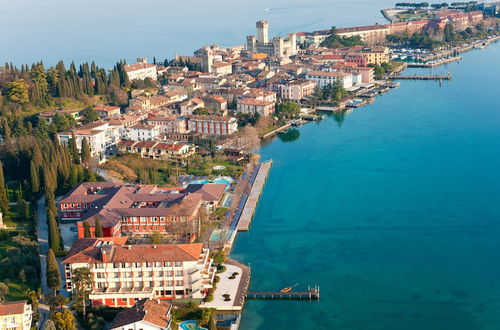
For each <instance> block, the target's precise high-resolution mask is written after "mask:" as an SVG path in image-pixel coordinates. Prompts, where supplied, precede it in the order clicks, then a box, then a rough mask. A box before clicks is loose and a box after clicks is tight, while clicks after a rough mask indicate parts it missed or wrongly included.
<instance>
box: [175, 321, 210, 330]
mask: <svg viewBox="0 0 500 330" xmlns="http://www.w3.org/2000/svg"><path fill="white" fill-rule="evenodd" d="M179 327H180V328H181V329H182V330H208V329H207V328H202V327H199V326H198V325H197V322H196V321H193V320H189V321H184V322H182V323H181V324H179Z"/></svg>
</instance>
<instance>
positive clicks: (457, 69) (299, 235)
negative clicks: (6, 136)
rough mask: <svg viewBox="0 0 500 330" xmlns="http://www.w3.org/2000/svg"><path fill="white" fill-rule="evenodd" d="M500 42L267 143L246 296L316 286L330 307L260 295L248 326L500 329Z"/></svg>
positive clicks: (247, 238) (243, 238)
mask: <svg viewBox="0 0 500 330" xmlns="http://www.w3.org/2000/svg"><path fill="white" fill-rule="evenodd" d="M499 51H500V44H498V43H497V44H495V45H491V46H490V47H489V48H488V49H487V50H483V51H480V50H477V51H473V52H470V53H467V54H465V56H464V59H463V60H462V61H461V62H459V63H454V64H452V65H449V66H447V67H442V68H438V69H434V70H408V71H407V73H412V72H425V73H431V72H432V73H447V72H448V71H451V72H452V74H453V80H452V81H450V82H445V83H443V86H442V87H441V88H440V87H439V83H437V82H424V81H417V82H412V81H404V82H402V83H401V87H400V88H398V89H396V90H393V91H391V92H390V93H389V94H386V95H384V96H382V97H379V98H377V100H376V102H375V103H374V104H373V105H370V106H367V107H363V108H360V109H358V110H355V111H354V112H352V113H350V114H346V115H345V117H343V118H342V116H336V117H329V118H328V119H327V120H324V121H322V122H320V123H310V124H307V125H305V126H303V127H301V128H300V129H299V130H298V131H295V132H294V134H289V136H288V137H287V138H288V139H293V138H297V134H298V133H299V134H300V137H299V138H298V139H296V140H295V141H292V142H284V141H282V140H281V139H275V140H274V141H273V142H271V143H270V144H268V145H266V146H264V147H263V148H262V150H261V153H262V158H263V159H273V161H274V165H273V168H272V170H271V172H270V176H269V179H268V182H267V185H266V187H265V190H264V192H263V195H262V198H261V201H260V203H259V206H258V209H257V212H256V215H255V218H254V220H253V222H252V226H251V228H250V231H249V232H248V233H240V234H239V235H238V237H237V241H236V244H235V248H234V250H233V254H232V257H233V258H236V259H239V260H242V261H243V262H245V263H247V264H249V265H250V266H251V268H252V281H251V286H250V290H253V291H278V290H280V289H281V288H284V287H287V286H289V285H294V284H296V283H298V282H300V284H299V285H298V286H297V287H296V289H306V288H307V285H319V286H320V288H321V301H320V302H319V303H318V302H312V303H310V302H297V301H295V302H294V301H292V302H290V301H250V302H248V303H247V304H246V306H245V312H244V315H243V319H242V326H241V329H243V330H247V329H346V330H353V329H363V330H364V329H391V330H392V329H393V330H401V329H405V330H413V329H415V330H421V329H426V330H429V329H431V330H433V329H436V330H444V329H453V330H460V329H464V330H477V329H485V330H486V329H491V330H493V329H499V328H500V298H499V297H500V281H499V278H500V249H499V244H500V207H499V202H500V176H499V175H498V170H499V169H500V106H499V105H498V100H499V93H500V88H499V85H500V66H499V65H497V64H496V63H497V62H498V58H499V56H500V53H499Z"/></svg>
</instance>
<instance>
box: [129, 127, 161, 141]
mask: <svg viewBox="0 0 500 330" xmlns="http://www.w3.org/2000/svg"><path fill="white" fill-rule="evenodd" d="M127 132H128V134H127V137H128V139H130V140H134V141H152V140H155V139H157V138H158V136H159V135H160V126H153V125H145V124H135V125H133V126H130V127H129V128H127Z"/></svg>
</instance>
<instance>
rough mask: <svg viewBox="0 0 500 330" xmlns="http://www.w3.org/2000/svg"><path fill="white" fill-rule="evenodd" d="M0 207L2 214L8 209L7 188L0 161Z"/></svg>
mask: <svg viewBox="0 0 500 330" xmlns="http://www.w3.org/2000/svg"><path fill="white" fill-rule="evenodd" d="M0 209H1V210H2V212H3V213H4V214H5V213H6V212H7V211H8V210H9V198H8V196H7V188H6V187H5V179H4V177H3V164H2V162H0Z"/></svg>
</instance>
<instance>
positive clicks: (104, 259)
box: [101, 249, 108, 262]
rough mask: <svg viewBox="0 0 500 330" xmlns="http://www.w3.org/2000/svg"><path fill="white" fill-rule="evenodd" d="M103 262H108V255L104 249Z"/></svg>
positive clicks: (102, 252) (102, 251)
mask: <svg viewBox="0 0 500 330" xmlns="http://www.w3.org/2000/svg"><path fill="white" fill-rule="evenodd" d="M101 261H102V262H108V255H107V253H106V251H104V249H101Z"/></svg>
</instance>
